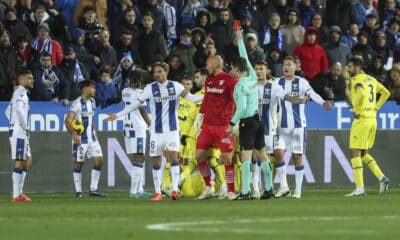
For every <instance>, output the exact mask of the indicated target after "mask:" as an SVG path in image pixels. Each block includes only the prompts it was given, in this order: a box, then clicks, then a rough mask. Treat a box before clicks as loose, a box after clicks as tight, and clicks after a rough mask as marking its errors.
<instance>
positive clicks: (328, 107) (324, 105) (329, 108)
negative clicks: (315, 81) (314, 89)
mask: <svg viewBox="0 0 400 240" xmlns="http://www.w3.org/2000/svg"><path fill="white" fill-rule="evenodd" d="M322 106H323V107H324V108H325V109H326V110H331V109H332V108H333V106H332V104H331V103H330V102H328V101H326V102H324V104H322Z"/></svg>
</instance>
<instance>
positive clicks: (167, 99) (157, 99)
mask: <svg viewBox="0 0 400 240" xmlns="http://www.w3.org/2000/svg"><path fill="white" fill-rule="evenodd" d="M175 99H176V96H165V97H154V102H166V101H170V100H175Z"/></svg>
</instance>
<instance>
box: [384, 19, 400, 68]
mask: <svg viewBox="0 0 400 240" xmlns="http://www.w3.org/2000/svg"><path fill="white" fill-rule="evenodd" d="M385 33H386V44H387V45H388V46H392V49H393V50H394V49H399V48H400V16H396V17H393V18H392V20H390V22H389V24H388V28H387V29H386V32H385ZM395 62H397V61H395Z"/></svg>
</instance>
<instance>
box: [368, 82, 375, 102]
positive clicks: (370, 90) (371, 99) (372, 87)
mask: <svg viewBox="0 0 400 240" xmlns="http://www.w3.org/2000/svg"><path fill="white" fill-rule="evenodd" d="M368 87H369V94H370V96H369V98H368V100H369V102H373V101H374V99H375V93H374V85H372V84H370V85H368Z"/></svg>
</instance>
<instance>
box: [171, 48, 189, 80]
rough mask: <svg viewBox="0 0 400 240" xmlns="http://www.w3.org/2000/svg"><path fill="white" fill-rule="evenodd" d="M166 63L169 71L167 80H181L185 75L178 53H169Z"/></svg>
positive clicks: (183, 65) (184, 67)
mask: <svg viewBox="0 0 400 240" xmlns="http://www.w3.org/2000/svg"><path fill="white" fill-rule="evenodd" d="M168 65H169V72H168V77H167V78H168V79H169V80H172V81H177V82H181V81H182V79H183V78H184V77H185V76H186V77H187V71H186V66H185V64H184V63H183V62H182V60H181V56H180V55H178V54H171V55H170V56H169V61H168Z"/></svg>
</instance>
